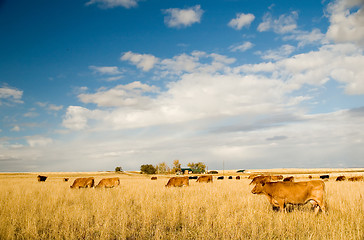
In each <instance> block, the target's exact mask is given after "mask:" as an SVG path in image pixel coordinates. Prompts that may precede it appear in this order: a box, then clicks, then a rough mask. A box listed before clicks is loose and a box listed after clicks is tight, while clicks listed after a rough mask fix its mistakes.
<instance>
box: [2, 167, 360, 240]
mask: <svg viewBox="0 0 364 240" xmlns="http://www.w3.org/2000/svg"><path fill="white" fill-rule="evenodd" d="M305 174H306V173H305ZM305 174H301V175H295V177H296V178H297V181H306V180H308V179H307V177H306V176H307V174H306V175H305ZM360 174H361V175H363V173H360ZM290 175H292V174H290ZM36 176H37V174H36V173H34V174H31V173H29V174H0V239H128V240H131V239H358V240H359V239H364V182H363V181H361V182H348V181H343V182H336V181H335V179H334V178H333V179H330V180H328V181H325V184H326V203H327V213H326V214H322V213H321V214H318V215H317V216H314V213H313V211H312V210H311V208H310V204H307V205H305V206H302V207H301V206H300V207H294V208H293V210H292V211H291V212H288V213H281V212H275V211H273V210H272V207H271V206H270V205H269V203H268V201H267V199H266V197H265V196H260V195H259V196H257V195H253V194H252V193H251V189H252V188H253V186H249V183H250V181H251V180H248V179H247V175H244V174H240V176H242V179H241V180H236V179H235V177H234V178H233V179H228V178H227V177H226V178H225V179H224V180H219V181H217V180H216V177H217V176H214V181H213V183H197V182H196V180H190V186H189V187H182V188H166V187H165V184H166V183H167V181H168V179H169V176H158V179H157V180H155V181H151V180H150V176H142V175H137V174H130V175H128V174H115V173H48V174H47V176H48V179H47V181H45V182H38V181H37V179H36ZM89 176H93V177H95V183H98V182H99V181H100V180H101V179H102V178H105V177H119V178H120V186H118V187H117V188H111V189H94V188H92V189H70V185H71V184H72V183H73V181H74V179H75V178H76V177H89ZM64 177H69V178H70V180H69V182H64V181H63V178H64ZM314 178H316V179H318V176H314Z"/></svg>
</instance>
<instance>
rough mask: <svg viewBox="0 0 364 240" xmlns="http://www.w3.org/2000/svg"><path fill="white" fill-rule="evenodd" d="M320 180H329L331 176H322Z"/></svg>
mask: <svg viewBox="0 0 364 240" xmlns="http://www.w3.org/2000/svg"><path fill="white" fill-rule="evenodd" d="M320 178H321V179H329V178H330V176H329V175H321V176H320Z"/></svg>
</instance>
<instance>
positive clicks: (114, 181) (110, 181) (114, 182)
mask: <svg viewBox="0 0 364 240" xmlns="http://www.w3.org/2000/svg"><path fill="white" fill-rule="evenodd" d="M119 185H120V179H119V178H118V177H115V178H104V179H101V181H100V182H99V184H97V186H96V188H99V187H104V188H113V187H117V186H119Z"/></svg>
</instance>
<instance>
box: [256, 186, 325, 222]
mask: <svg viewBox="0 0 364 240" xmlns="http://www.w3.org/2000/svg"><path fill="white" fill-rule="evenodd" d="M252 193H253V194H264V195H266V196H267V198H268V201H269V202H270V204H272V206H273V208H277V207H279V209H280V210H281V211H286V209H285V206H286V204H299V205H301V204H306V203H307V202H311V203H312V204H313V205H314V207H315V215H316V214H317V213H318V211H319V210H320V209H321V210H322V211H323V212H325V206H324V196H325V183H324V182H323V181H321V180H312V181H308V182H266V183H257V185H256V186H255V187H254V188H253V190H252Z"/></svg>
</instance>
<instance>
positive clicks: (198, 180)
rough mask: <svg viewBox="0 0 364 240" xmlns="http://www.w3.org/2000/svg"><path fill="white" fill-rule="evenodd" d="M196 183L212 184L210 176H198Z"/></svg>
mask: <svg viewBox="0 0 364 240" xmlns="http://www.w3.org/2000/svg"><path fill="white" fill-rule="evenodd" d="M196 182H200V183H202V182H204V183H209V182H212V176H200V177H199V178H198V179H197V181H196Z"/></svg>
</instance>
